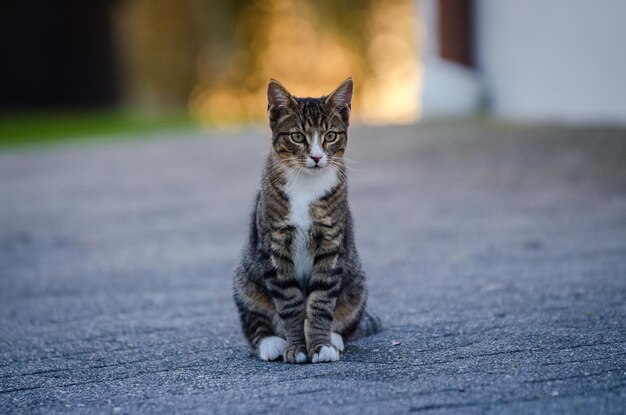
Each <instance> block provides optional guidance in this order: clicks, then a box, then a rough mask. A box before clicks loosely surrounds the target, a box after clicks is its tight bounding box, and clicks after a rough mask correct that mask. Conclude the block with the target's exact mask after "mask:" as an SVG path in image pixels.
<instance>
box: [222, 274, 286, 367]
mask: <svg viewBox="0 0 626 415" xmlns="http://www.w3.org/2000/svg"><path fill="white" fill-rule="evenodd" d="M238 274H239V275H238V276H237V277H238V278H236V279H235V285H234V299H235V304H236V305H237V309H238V310H239V317H240V320H241V329H242V331H243V334H244V336H245V337H246V340H248V343H249V344H250V346H251V347H252V349H253V350H254V353H255V354H256V355H257V356H258V357H259V358H260V359H261V360H264V361H271V360H277V359H278V358H282V357H283V354H284V352H285V347H286V341H285V340H284V339H283V338H282V337H280V336H279V334H280V333H278V332H277V330H276V325H275V320H276V318H275V317H276V307H275V305H274V302H273V301H272V299H271V297H270V296H269V294H267V292H266V291H265V289H264V287H262V286H261V285H260V284H255V283H254V282H253V281H251V280H249V279H247V278H245V275H242V274H243V273H242V272H241V271H240V273H238Z"/></svg>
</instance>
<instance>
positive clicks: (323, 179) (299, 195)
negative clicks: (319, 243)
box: [285, 168, 337, 286]
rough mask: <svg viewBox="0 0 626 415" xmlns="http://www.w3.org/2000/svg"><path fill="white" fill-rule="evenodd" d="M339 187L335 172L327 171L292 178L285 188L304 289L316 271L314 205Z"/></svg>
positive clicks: (297, 268) (296, 263) (296, 262)
mask: <svg viewBox="0 0 626 415" xmlns="http://www.w3.org/2000/svg"><path fill="white" fill-rule="evenodd" d="M336 183H337V174H336V173H335V171H334V170H333V169H332V168H324V169H322V170H321V171H319V172H318V173H317V174H307V173H299V174H296V175H295V176H292V177H291V178H290V179H289V181H288V182H287V185H286V187H285V193H286V194H287V197H288V198H289V207H290V216H289V222H290V223H291V224H292V225H293V226H295V228H296V234H295V238H294V240H293V245H292V247H291V252H292V256H293V258H292V259H293V264H294V268H295V274H296V279H297V280H298V282H299V283H300V285H301V286H304V285H305V284H306V282H307V280H308V279H309V277H310V276H311V272H312V270H313V258H312V257H311V254H310V252H309V251H308V244H309V240H308V239H309V229H310V227H311V213H310V207H311V202H313V201H315V200H317V199H319V198H320V197H322V196H324V194H325V193H326V192H327V191H329V190H330V189H332V187H333V186H334V185H335V184H336Z"/></svg>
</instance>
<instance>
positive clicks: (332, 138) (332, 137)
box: [324, 131, 337, 143]
mask: <svg viewBox="0 0 626 415" xmlns="http://www.w3.org/2000/svg"><path fill="white" fill-rule="evenodd" d="M336 139H337V133H336V132H334V131H329V132H327V133H326V136H324V140H325V141H326V142H327V143H332V142H333V141H335V140H336Z"/></svg>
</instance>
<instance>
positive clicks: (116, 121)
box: [0, 111, 197, 147]
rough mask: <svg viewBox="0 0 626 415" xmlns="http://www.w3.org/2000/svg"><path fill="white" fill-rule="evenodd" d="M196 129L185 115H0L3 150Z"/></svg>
mask: <svg viewBox="0 0 626 415" xmlns="http://www.w3.org/2000/svg"><path fill="white" fill-rule="evenodd" d="M196 125H197V124H196V123H195V122H193V120H192V119H190V118H189V116H188V115H186V114H184V113H171V114H169V115H160V116H154V115H140V114H136V113H130V112H122V111H88V112H43V113H16V114H3V115H0V146H1V147H17V146H24V145H31V144H38V143H52V142H56V141H62V140H66V139H68V138H69V139H82V138H87V137H89V138H91V137H94V136H109V135H124V136H126V137H128V136H141V135H142V134H145V133H150V132H155V131H161V130H180V129H187V128H194V127H195V126H196Z"/></svg>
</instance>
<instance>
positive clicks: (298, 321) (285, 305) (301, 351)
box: [268, 275, 307, 363]
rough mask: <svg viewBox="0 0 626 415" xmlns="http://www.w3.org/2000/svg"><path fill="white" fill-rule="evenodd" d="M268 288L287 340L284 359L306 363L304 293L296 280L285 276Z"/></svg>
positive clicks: (279, 276) (270, 284) (275, 280)
mask: <svg viewBox="0 0 626 415" xmlns="http://www.w3.org/2000/svg"><path fill="white" fill-rule="evenodd" d="M268 287H269V291H270V294H271V295H272V298H273V299H274V304H276V311H277V312H278V316H279V317H280V318H281V320H282V322H283V327H284V330H285V337H286V339H287V347H286V348H285V353H284V355H283V359H284V361H285V362H288V363H305V362H306V361H307V357H306V356H307V355H306V353H307V349H306V341H305V337H304V329H303V326H304V318H305V304H304V296H303V294H302V291H301V290H300V287H299V286H298V283H297V281H296V280H295V278H293V277H287V276H285V275H277V277H276V278H275V279H274V280H273V281H271V282H269V284H268Z"/></svg>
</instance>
